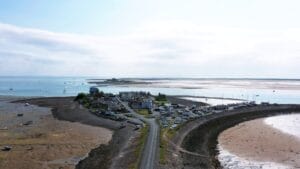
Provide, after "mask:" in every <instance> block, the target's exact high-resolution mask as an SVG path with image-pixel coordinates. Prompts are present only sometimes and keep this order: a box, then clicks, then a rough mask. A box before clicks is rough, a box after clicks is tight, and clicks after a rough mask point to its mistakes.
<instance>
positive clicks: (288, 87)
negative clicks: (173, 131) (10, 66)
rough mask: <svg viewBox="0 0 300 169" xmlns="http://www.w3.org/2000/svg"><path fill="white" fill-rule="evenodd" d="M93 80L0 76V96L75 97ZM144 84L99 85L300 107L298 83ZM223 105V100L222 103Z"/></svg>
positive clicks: (165, 81)
mask: <svg viewBox="0 0 300 169" xmlns="http://www.w3.org/2000/svg"><path fill="white" fill-rule="evenodd" d="M94 78H95V77H0V95H13V96H46V97H47V96H75V95H77V94H78V93H79V92H88V91H89V88H90V87H91V86H94V84H90V83H88V82H89V79H94ZM144 81H147V82H151V83H152V84H147V85H129V86H100V87H99V89H100V90H102V91H104V92H109V93H114V94H116V93H118V92H120V91H147V92H151V93H152V94H158V93H164V94H168V95H188V96H207V97H219V98H235V99H243V100H249V101H256V102H270V103H291V104H300V80H276V79H275V80H249V79H238V80H236V79H225V80H224V79H222V80H218V79H189V80H186V79H159V80H147V79H146V80H144ZM223 102H224V100H223Z"/></svg>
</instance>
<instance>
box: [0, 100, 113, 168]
mask: <svg viewBox="0 0 300 169" xmlns="http://www.w3.org/2000/svg"><path fill="white" fill-rule="evenodd" d="M14 99H15V98H9V99H5V97H1V101H0V147H1V148H2V147H4V146H7V145H9V146H11V147H12V149H11V150H10V151H0V168H9V169H54V168H55V169H57V168H59V169H71V168H75V165H76V164H77V163H78V162H79V161H80V160H81V159H83V158H85V157H86V156H87V154H88V153H89V152H90V150H91V149H93V148H96V147H98V146H99V145H100V144H107V143H108V142H109V141H110V140H111V137H112V131H111V130H109V129H105V128H102V127H93V126H89V125H85V124H80V123H75V122H67V121H61V120H58V119H55V118H54V117H53V116H52V113H51V109H50V108H44V107H38V106H35V105H29V106H25V105H24V104H23V103H10V102H8V101H12V100H14ZM18 114H19V116H18ZM20 114H22V115H20Z"/></svg>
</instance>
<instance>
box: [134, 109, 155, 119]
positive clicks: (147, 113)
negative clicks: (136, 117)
mask: <svg viewBox="0 0 300 169" xmlns="http://www.w3.org/2000/svg"><path fill="white" fill-rule="evenodd" d="M136 112H137V113H138V114H140V115H143V116H144V117H145V118H151V115H152V114H151V113H150V111H149V110H148V109H138V110H136Z"/></svg>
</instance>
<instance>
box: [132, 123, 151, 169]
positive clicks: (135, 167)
mask: <svg viewBox="0 0 300 169" xmlns="http://www.w3.org/2000/svg"><path fill="white" fill-rule="evenodd" d="M140 132H141V133H140V136H139V138H138V141H137V145H136V148H135V151H134V155H135V156H136V158H137V160H136V161H135V162H134V163H132V164H131V165H130V166H129V169H138V168H139V165H140V162H141V158H142V153H143V149H144V146H145V143H146V140H147V137H148V132H149V125H146V126H145V127H143V128H142V129H141V131H140Z"/></svg>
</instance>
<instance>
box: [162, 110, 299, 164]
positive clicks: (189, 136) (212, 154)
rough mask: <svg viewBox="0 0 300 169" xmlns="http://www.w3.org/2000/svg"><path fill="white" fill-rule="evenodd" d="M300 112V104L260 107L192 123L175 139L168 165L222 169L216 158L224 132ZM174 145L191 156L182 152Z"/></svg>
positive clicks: (171, 146)
mask: <svg viewBox="0 0 300 169" xmlns="http://www.w3.org/2000/svg"><path fill="white" fill-rule="evenodd" d="M299 110H300V105H269V106H262V105H260V106H256V107H252V108H247V109H241V110H234V111H228V112H224V113H220V114H214V115H210V116H207V117H205V118H203V119H198V120H195V121H191V122H189V123H187V124H186V125H184V126H183V127H182V128H180V129H179V130H178V133H177V134H176V135H175V136H174V137H173V139H172V142H173V145H170V146H169V150H172V152H170V153H169V154H168V159H169V161H168V163H167V165H166V166H168V167H172V168H176V169H177V168H178V169H179V168H182V167H186V168H191V169H193V168H199V167H202V168H220V163H219V161H218V159H217V158H216V156H217V155H218V153H219V152H218V150H217V145H218V140H217V138H218V135H219V134H220V133H221V132H222V131H224V130H225V129H228V128H230V127H232V126H235V125H236V124H239V123H241V122H244V121H248V120H252V119H257V118H261V117H267V116H272V115H276V114H289V113H291V112H294V111H299ZM174 145H176V146H179V147H181V148H183V149H184V150H185V151H187V152H191V153H187V152H182V151H180V152H178V150H177V151H176V148H174ZM197 154H198V155H197ZM162 168H163V167H162Z"/></svg>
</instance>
